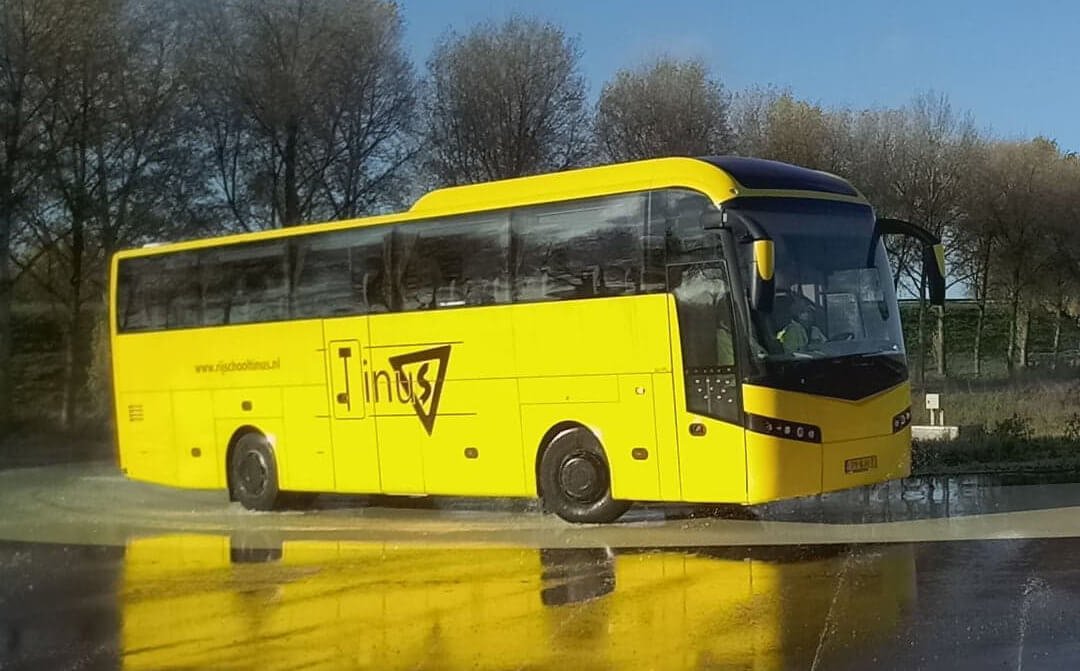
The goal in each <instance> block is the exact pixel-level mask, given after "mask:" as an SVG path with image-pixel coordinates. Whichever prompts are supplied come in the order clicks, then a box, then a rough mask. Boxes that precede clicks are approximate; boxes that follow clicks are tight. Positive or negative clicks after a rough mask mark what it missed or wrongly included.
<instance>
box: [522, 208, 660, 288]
mask: <svg viewBox="0 0 1080 671" xmlns="http://www.w3.org/2000/svg"><path fill="white" fill-rule="evenodd" d="M646 203H647V200H646V194H643V193H638V194H629V195H624V196H612V197H606V198H591V199H588V200H581V201H575V202H571V203H554V204H548V205H540V206H535V207H526V208H519V209H518V210H515V211H514V214H513V223H512V230H513V236H514V259H513V262H512V265H513V268H514V300H515V301H517V302H522V303H526V302H531V301H550V300H566V299H574V298H591V297H599V296H617V295H623V294H636V293H641V292H642V278H643V265H644V255H643V252H642V236H643V233H644V229H645V210H646Z"/></svg>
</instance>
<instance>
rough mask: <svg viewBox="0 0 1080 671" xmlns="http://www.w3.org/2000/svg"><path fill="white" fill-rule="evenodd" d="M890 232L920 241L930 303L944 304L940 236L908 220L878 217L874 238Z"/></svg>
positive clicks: (942, 251) (943, 259)
mask: <svg viewBox="0 0 1080 671" xmlns="http://www.w3.org/2000/svg"><path fill="white" fill-rule="evenodd" d="M890 233H891V234H896V235H906V236H908V237H910V238H915V239H916V240H918V241H919V242H921V243H922V260H923V273H924V274H925V275H926V284H927V287H928V289H929V293H930V304H931V305H939V306H941V305H945V247H944V246H943V245H942V244H941V238H939V237H938V236H936V235H934V234H933V233H931V232H930V231H928V230H926V229H925V228H922V227H921V226H916V225H915V224H912V223H911V222H908V221H902V220H900V219H878V220H877V230H876V231H875V233H874V236H875V238H876V237H878V236H880V235H882V234H890ZM875 244H877V243H876V241H875Z"/></svg>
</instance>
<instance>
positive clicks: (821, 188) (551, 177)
mask: <svg viewBox="0 0 1080 671" xmlns="http://www.w3.org/2000/svg"><path fill="white" fill-rule="evenodd" d="M678 187H682V188H687V189H695V190H698V191H700V192H702V193H704V194H705V195H706V196H708V197H710V198H712V200H713V201H714V202H717V203H720V202H723V201H726V200H730V199H732V198H736V197H739V196H766V195H767V196H788V197H797V196H802V197H810V198H824V199H830V200H843V201H849V202H858V203H865V202H866V201H865V199H864V198H863V197H862V194H860V193H859V192H858V191H857V190H856V189H855V188H854V187H853V186H851V184H850V183H848V182H847V181H845V180H843V179H841V178H840V177H837V176H835V175H831V174H829V173H825V172H821V171H818V170H810V169H808V168H801V167H799V166H795V165H791V164H788V163H781V162H779V161H769V160H764V159H757V158H745V157H739V156H709V157H701V158H687V157H676V158H656V159H648V160H643V161H632V162H629V163H616V164H612V165H603V166H597V167H593V168H581V169H576V170H565V171H562V172H553V173H547V174H543V175H533V176H529V177H518V178H515V179H506V180H499V181H495V182H484V183H480V184H469V185H465V186H453V187H447V188H444V189H436V190H435V191H431V192H429V193H427V194H425V195H424V196H421V197H420V198H419V199H418V200H417V201H416V202H415V203H413V205H412V207H411V208H409V209H408V210H406V211H404V212H397V213H393V214H386V215H378V216H372V217H365V218H363V219H349V220H342V221H334V222H328V223H318V224H305V225H303V226H294V227H291V228H287V229H274V230H268V231H260V232H255V233H241V234H235V235H226V236H220V237H213V238H203V239H199V240H191V241H187V242H177V243H166V244H153V245H152V246H147V247H144V248H142V249H130V250H125V251H122V252H119V253H118V255H119V256H120V257H121V258H123V257H129V256H144V255H147V256H148V255H153V254H159V253H163V252H169V251H179V250H182V249H198V248H202V247H213V246H217V245H223V244H231V243H236V242H245V241H253V240H265V239H273V238H281V237H288V236H292V235H298V234H303V233H310V232H315V231H332V230H338V229H346V228H353V227H356V226H372V225H377V224H388V223H394V222H398V221H410V220H414V219H425V218H430V217H437V216H451V215H456V214H464V213H468V212H481V211H484V210H495V209H502V208H509V207H514V206H523V205H534V204H538V203H546V202H557V201H560V200H573V199H577V198H588V197H593V196H601V195H607V194H615V193H627V192H631V191H642V190H649V189H663V188H678Z"/></svg>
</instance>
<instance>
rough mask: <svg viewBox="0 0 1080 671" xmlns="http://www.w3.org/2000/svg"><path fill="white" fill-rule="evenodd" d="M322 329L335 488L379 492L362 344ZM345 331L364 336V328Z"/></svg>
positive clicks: (377, 466) (375, 449)
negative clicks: (365, 388)
mask: <svg viewBox="0 0 1080 671" xmlns="http://www.w3.org/2000/svg"><path fill="white" fill-rule="evenodd" d="M364 326H366V324H365V325H364ZM324 328H325V334H326V338H327V343H326V363H327V372H328V374H327V392H328V395H329V397H330V398H329V402H330V426H331V435H332V437H333V443H334V474H335V480H336V483H337V487H336V489H337V491H339V492H353V493H374V492H379V491H380V479H379V452H378V445H377V444H376V437H375V420H374V417H373V416H372V413H371V412H370V407H369V400H368V399H367V395H366V394H365V392H364V373H365V371H366V368H367V366H366V364H365V358H366V356H367V354H366V351H365V348H364V346H363V345H364V343H362V342H361V341H360V340H359V339H337V338H335V337H334V335H336V334H335V333H334V331H335V329H333V328H332V327H331V326H330V324H329V323H326V324H324ZM348 332H349V333H350V334H356V333H357V332H362V333H364V334H365V335H366V329H357V328H350V329H348ZM342 335H343V334H342Z"/></svg>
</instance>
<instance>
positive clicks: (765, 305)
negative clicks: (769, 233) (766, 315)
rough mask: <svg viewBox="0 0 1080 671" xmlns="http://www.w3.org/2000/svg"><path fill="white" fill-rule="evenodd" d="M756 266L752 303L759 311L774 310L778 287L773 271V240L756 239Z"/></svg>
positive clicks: (751, 287)
mask: <svg viewBox="0 0 1080 671" xmlns="http://www.w3.org/2000/svg"><path fill="white" fill-rule="evenodd" d="M753 245H754V268H753V277H751V278H750V304H751V305H752V306H753V308H754V309H755V310H757V311H759V312H772V308H773V297H774V296H775V295H776V287H775V285H774V280H773V271H774V269H775V267H776V250H775V247H774V245H773V241H772V240H754V242H753Z"/></svg>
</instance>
